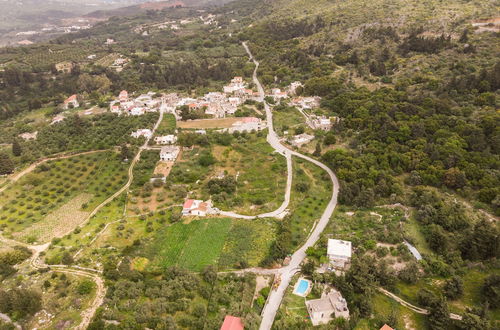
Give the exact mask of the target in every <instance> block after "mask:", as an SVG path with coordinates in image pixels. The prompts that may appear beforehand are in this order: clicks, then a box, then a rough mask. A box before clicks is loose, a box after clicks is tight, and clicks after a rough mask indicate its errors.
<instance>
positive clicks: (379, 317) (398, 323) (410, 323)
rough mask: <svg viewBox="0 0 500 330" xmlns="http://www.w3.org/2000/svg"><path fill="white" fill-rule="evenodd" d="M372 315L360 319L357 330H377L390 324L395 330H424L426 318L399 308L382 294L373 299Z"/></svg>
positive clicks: (401, 307) (404, 308)
mask: <svg viewBox="0 0 500 330" xmlns="http://www.w3.org/2000/svg"><path fill="white" fill-rule="evenodd" d="M373 307H374V311H373V312H374V313H373V318H371V319H362V320H361V321H360V322H359V323H358V324H357V325H356V328H355V329H357V330H368V329H378V328H380V327H382V326H383V325H384V324H385V323H387V324H389V323H390V324H391V327H394V328H395V329H425V328H426V317H425V316H424V315H421V314H417V313H415V312H413V311H411V310H409V309H408V308H406V307H404V306H401V305H400V304H399V303H397V302H395V301H394V300H392V299H390V298H388V297H386V296H384V295H383V294H379V293H377V294H375V295H374V297H373Z"/></svg>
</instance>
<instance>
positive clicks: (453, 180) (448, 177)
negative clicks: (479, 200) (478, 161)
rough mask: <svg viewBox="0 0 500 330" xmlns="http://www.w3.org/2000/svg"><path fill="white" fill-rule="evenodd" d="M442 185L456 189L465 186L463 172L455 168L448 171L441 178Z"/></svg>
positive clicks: (465, 181) (465, 180)
mask: <svg viewBox="0 0 500 330" xmlns="http://www.w3.org/2000/svg"><path fill="white" fill-rule="evenodd" d="M443 183H444V185H445V186H447V187H448V188H452V189H458V188H462V187H463V186H465V184H466V183H467V179H466V178H465V174H464V172H462V171H460V169H458V168H456V167H452V168H450V169H448V170H447V171H446V172H445V174H444V176H443Z"/></svg>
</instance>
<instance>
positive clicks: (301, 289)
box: [295, 278, 309, 296]
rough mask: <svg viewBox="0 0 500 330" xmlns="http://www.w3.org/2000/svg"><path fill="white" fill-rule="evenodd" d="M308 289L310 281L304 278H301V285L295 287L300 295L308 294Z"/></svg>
mask: <svg viewBox="0 0 500 330" xmlns="http://www.w3.org/2000/svg"><path fill="white" fill-rule="evenodd" d="M307 289H309V281H307V280H304V279H303V278H301V279H300V280H299V285H297V287H296V288H295V293H296V294H298V295H301V296H303V295H305V294H306V292H307Z"/></svg>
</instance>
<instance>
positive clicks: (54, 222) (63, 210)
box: [15, 193, 92, 243]
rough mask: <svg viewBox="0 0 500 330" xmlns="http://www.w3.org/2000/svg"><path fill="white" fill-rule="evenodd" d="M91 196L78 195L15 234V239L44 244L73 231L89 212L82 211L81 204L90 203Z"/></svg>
mask: <svg viewBox="0 0 500 330" xmlns="http://www.w3.org/2000/svg"><path fill="white" fill-rule="evenodd" d="M91 198H92V194H86V193H84V194H80V195H78V196H76V197H74V198H73V199H71V200H70V201H68V202H67V203H66V204H64V205H63V206H61V207H60V208H59V209H57V210H55V211H54V212H52V213H50V214H48V215H47V216H46V217H45V218H44V219H43V220H41V221H39V222H37V223H35V224H34V225H33V226H31V227H29V228H26V229H25V230H23V231H22V232H20V233H18V234H15V236H16V238H21V239H22V240H27V239H28V238H31V237H32V238H35V239H36V240H37V241H38V242H39V243H46V242H49V241H50V240H52V239H53V238H54V237H61V236H63V235H65V234H66V233H68V232H71V231H73V230H74V229H76V227H78V225H80V224H81V223H82V222H84V221H85V219H86V218H87V217H88V215H89V214H90V212H87V211H82V210H81V207H82V205H83V204H85V203H87V202H88V201H90V199H91Z"/></svg>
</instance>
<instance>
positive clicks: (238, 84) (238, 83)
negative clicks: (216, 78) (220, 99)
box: [224, 77, 245, 94]
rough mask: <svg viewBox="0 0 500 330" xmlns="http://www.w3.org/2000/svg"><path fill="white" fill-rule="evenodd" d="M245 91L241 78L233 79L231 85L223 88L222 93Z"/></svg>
mask: <svg viewBox="0 0 500 330" xmlns="http://www.w3.org/2000/svg"><path fill="white" fill-rule="evenodd" d="M240 89H245V84H244V83H243V78H242V77H234V78H233V79H231V83H230V84H229V85H227V86H224V93H228V94H230V93H233V92H236V91H237V90H240Z"/></svg>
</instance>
